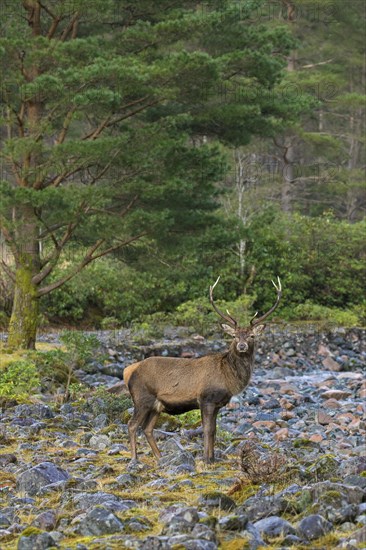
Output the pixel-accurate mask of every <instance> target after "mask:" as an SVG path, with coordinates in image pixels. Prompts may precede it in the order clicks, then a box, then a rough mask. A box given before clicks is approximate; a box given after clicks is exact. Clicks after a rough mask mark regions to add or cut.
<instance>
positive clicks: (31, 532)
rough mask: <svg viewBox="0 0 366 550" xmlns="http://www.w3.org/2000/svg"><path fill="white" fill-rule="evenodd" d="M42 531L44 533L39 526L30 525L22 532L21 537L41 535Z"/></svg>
mask: <svg viewBox="0 0 366 550" xmlns="http://www.w3.org/2000/svg"><path fill="white" fill-rule="evenodd" d="M41 533H43V531H42V530H41V529H38V527H32V526H29V527H26V528H25V529H24V531H22V532H21V533H20V537H31V536H32V535H40V534H41Z"/></svg>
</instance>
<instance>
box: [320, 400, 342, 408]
mask: <svg viewBox="0 0 366 550" xmlns="http://www.w3.org/2000/svg"><path fill="white" fill-rule="evenodd" d="M323 407H325V408H326V409H340V408H341V407H342V405H341V404H340V403H339V401H337V400H336V399H333V398H331V399H327V400H326V401H324V403H323Z"/></svg>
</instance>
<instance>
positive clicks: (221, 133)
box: [0, 0, 366, 348]
mask: <svg viewBox="0 0 366 550" xmlns="http://www.w3.org/2000/svg"><path fill="white" fill-rule="evenodd" d="M1 10H2V18H1V27H2V28H1V31H2V32H1V35H2V38H1V39H0V57H1V61H0V63H1V73H2V85H1V120H0V123H1V128H0V131H1V138H2V145H1V150H0V159H1V203H0V226H1V239H2V240H1V275H0V285H1V299H0V306H1V312H0V320H1V324H2V327H3V329H7V326H8V322H9V319H10V325H9V331H10V334H9V342H10V344H11V345H12V346H13V347H28V348H30V347H33V346H34V342H35V333H36V330H37V329H39V327H42V326H43V327H45V326H49V325H54V326H65V325H66V326H77V327H78V328H80V327H81V328H106V329H107V328H117V327H120V326H122V325H124V326H130V325H131V324H135V325H138V326H140V327H142V328H144V329H145V330H149V328H150V327H153V329H154V330H156V328H157V326H158V325H159V323H160V324H161V325H162V326H163V325H166V324H170V323H172V324H178V325H179V324H183V325H190V326H192V327H193V328H194V329H195V330H199V331H201V332H205V330H206V329H207V328H208V327H209V326H211V325H212V324H213V322H214V320H215V316H214V315H213V316H211V315H210V313H209V312H210V307H209V300H208V287H209V285H210V284H212V283H213V282H214V281H215V280H216V278H217V276H218V275H219V274H220V275H221V284H220V285H219V286H218V287H217V298H218V304H219V305H220V299H221V306H223V307H228V308H229V310H230V311H231V313H233V314H234V315H235V316H236V315H237V316H238V317H241V318H242V319H245V318H246V317H248V316H249V315H252V314H253V311H254V312H255V311H256V310H259V311H263V310H266V309H268V308H269V307H270V305H271V304H272V302H273V287H272V285H271V283H270V281H271V279H275V278H276V277H277V276H280V278H281V281H282V285H283V288H284V298H283V300H282V303H281V305H280V307H279V308H278V310H277V312H276V316H277V318H280V319H283V320H289V321H301V320H315V321H317V320H320V321H328V322H331V323H335V324H337V325H345V326H355V325H359V326H361V325H362V326H364V325H365V323H366V313H365V309H366V308H365V305H366V298H365V296H366V292H365V291H366V284H365V281H366V267H365V266H366V262H365V260H366V249H365V229H366V222H365V212H366V189H365V182H364V171H365V165H366V155H365V84H366V57H365V50H364V39H365V32H364V29H365V3H364V1H363V0H351V1H350V2H344V1H343V0H330V1H329V2H321V1H320V0H242V1H241V0H227V1H219V0H217V1H215V0H212V1H207V2H193V1H180V2H175V1H174V0H171V1H167V0H159V1H156V2H147V1H145V0H136V1H134V2H128V1H113V0H104V1H101V0H92V1H90V0H89V1H88V2H86V1H84V0H61V1H57V2H56V1H52V0H44V1H42V2H40V1H37V0H24V1H23V2H17V1H15V0H14V1H13V0H8V1H2V2H1Z"/></svg>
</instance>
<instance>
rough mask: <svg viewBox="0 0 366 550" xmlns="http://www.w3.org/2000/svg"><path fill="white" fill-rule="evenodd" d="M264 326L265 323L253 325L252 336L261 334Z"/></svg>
mask: <svg viewBox="0 0 366 550" xmlns="http://www.w3.org/2000/svg"><path fill="white" fill-rule="evenodd" d="M265 328H266V325H257V326H256V327H254V328H253V334H254V336H259V335H260V334H262V332H263V331H264V329H265Z"/></svg>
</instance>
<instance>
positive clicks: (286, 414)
mask: <svg viewBox="0 0 366 550" xmlns="http://www.w3.org/2000/svg"><path fill="white" fill-rule="evenodd" d="M295 416H296V415H295V413H294V412H292V411H282V412H281V418H282V419H283V420H291V419H292V418H295Z"/></svg>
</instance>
